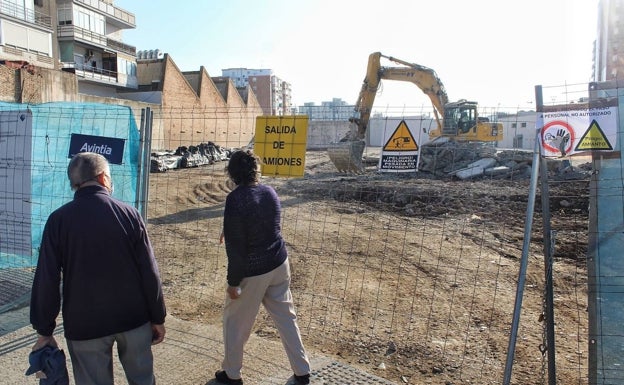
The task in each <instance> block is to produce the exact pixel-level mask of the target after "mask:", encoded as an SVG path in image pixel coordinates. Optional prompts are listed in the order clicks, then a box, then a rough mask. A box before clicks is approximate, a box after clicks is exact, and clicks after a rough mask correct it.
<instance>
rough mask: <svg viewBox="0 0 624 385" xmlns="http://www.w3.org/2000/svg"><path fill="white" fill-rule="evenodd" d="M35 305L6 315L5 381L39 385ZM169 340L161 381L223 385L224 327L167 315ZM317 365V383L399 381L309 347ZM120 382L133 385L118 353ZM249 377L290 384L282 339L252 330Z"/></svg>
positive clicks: (249, 383) (265, 383) (1, 365)
mask: <svg viewBox="0 0 624 385" xmlns="http://www.w3.org/2000/svg"><path fill="white" fill-rule="evenodd" d="M28 313H29V307H28V306H25V307H22V308H19V309H14V310H11V311H8V312H5V313H2V314H0V372H1V373H2V375H1V376H0V384H1V385H23V384H39V380H38V379H36V378H35V376H34V375H31V376H26V375H25V372H26V369H28V366H29V365H28V354H29V353H30V351H31V348H32V346H33V344H34V343H35V340H36V338H37V335H36V333H35V331H34V330H33V329H32V327H31V326H30V324H29V322H28ZM165 326H166V329H167V334H166V335H165V340H164V341H163V342H162V343H160V344H158V345H155V346H154V347H153V352H154V365H155V371H156V382H157V383H158V384H159V385H187V384H188V385H217V384H218V382H216V381H215V380H214V372H215V371H216V370H218V369H219V368H220V362H221V359H222V357H223V334H222V329H221V327H220V325H219V326H214V325H207V324H204V323H201V322H196V321H186V320H181V319H178V318H175V317H173V316H171V315H168V316H167V320H166V322H165ZM62 334H63V324H62V320H61V322H59V325H58V326H57V329H56V331H55V338H56V340H57V342H58V343H59V347H60V348H61V349H63V350H64V351H65V353H66V356H67V364H68V369H69V372H70V384H71V385H74V382H73V378H72V377H73V376H72V373H71V361H70V360H69V353H68V352H67V347H66V343H65V339H64V338H63V335H62ZM308 355H309V356H310V361H311V365H312V380H311V384H313V385H314V384H319V385H320V384H386V385H392V384H393V383H391V382H389V381H387V380H384V379H382V378H380V377H377V376H374V375H371V374H368V373H366V372H363V371H361V370H359V369H356V368H354V367H351V366H349V365H346V364H342V363H339V362H336V361H334V360H333V359H331V358H328V357H325V356H323V355H318V354H316V353H314V352H311V351H310V350H309V349H308ZM114 362H115V367H114V371H115V383H116V384H127V381H126V379H125V377H124V374H123V370H122V368H121V365H120V364H119V360H118V359H117V357H115V361H114ZM243 379H244V383H245V384H246V385H254V384H258V385H273V384H275V385H288V384H291V383H292V372H291V370H290V366H289V365H288V359H287V357H286V354H285V353H284V349H283V347H282V344H281V342H280V341H279V340H268V339H266V338H261V337H259V336H257V335H255V334H252V336H251V337H250V339H249V341H248V343H247V345H246V346H245V362H244V368H243Z"/></svg>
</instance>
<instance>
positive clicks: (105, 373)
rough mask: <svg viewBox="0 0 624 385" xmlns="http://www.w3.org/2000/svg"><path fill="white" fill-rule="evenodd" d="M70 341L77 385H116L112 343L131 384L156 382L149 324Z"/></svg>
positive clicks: (69, 345) (151, 383)
mask: <svg viewBox="0 0 624 385" xmlns="http://www.w3.org/2000/svg"><path fill="white" fill-rule="evenodd" d="M66 341H67V350H69V355H70V357H71V363H72V367H73V371H74V382H75V383H76V384H77V385H113V384H114V380H113V344H114V343H117V353H118V354H119V361H121V366H122V367H123V369H124V372H125V373H126V378H127V379H128V384H129V385H155V384H156V380H155V378H154V358H153V356H152V327H151V325H150V324H149V323H146V324H144V325H143V326H140V327H138V328H136V329H132V330H128V331H127V332H123V333H118V334H113V335H111V336H106V337H102V338H95V339H92V340H85V341H74V340H66Z"/></svg>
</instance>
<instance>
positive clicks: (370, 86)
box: [327, 52, 448, 172]
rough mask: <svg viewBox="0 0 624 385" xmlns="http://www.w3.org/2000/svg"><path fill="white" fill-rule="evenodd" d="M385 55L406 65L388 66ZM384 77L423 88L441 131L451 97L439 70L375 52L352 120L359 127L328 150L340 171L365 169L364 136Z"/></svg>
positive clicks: (371, 57)
mask: <svg viewBox="0 0 624 385" xmlns="http://www.w3.org/2000/svg"><path fill="white" fill-rule="evenodd" d="M382 57H383V58H386V59H388V60H391V61H393V62H395V63H398V64H401V65H403V66H404V67H384V66H382V65H381V58H382ZM382 79H383V80H396V81H404V82H411V83H414V84H415V85H416V86H417V87H418V88H420V89H421V90H422V91H423V92H424V93H425V94H426V95H427V96H428V97H429V99H431V103H432V105H433V107H434V115H435V119H436V122H437V124H438V130H441V127H442V122H441V117H443V116H444V105H445V104H446V103H447V102H448V96H447V94H446V91H445V89H444V85H443V84H442V81H441V80H440V79H439V78H438V75H437V74H436V73H435V71H434V70H432V69H431V68H428V67H425V66H422V65H419V64H414V63H408V62H406V61H403V60H400V59H397V58H394V57H392V56H385V55H383V54H382V53H381V52H374V53H372V54H370V55H369V56H368V67H367V69H366V77H365V78H364V81H363V82H362V88H361V89H360V93H359V96H358V99H357V101H356V103H355V116H354V117H352V118H350V119H349V121H350V122H351V123H352V124H354V125H355V127H352V128H351V130H350V132H349V133H348V134H347V136H346V137H345V138H343V139H342V140H341V143H340V144H338V145H335V146H330V147H329V148H328V149H327V152H328V155H329V158H330V160H331V161H332V162H333V163H334V165H335V166H336V168H337V169H338V170H339V171H348V172H361V171H362V169H363V166H362V154H363V153H364V138H365V137H366V130H367V129H368V122H369V120H370V116H371V113H372V109H373V104H374V102H375V96H377V91H378V90H379V85H380V83H381V80H382Z"/></svg>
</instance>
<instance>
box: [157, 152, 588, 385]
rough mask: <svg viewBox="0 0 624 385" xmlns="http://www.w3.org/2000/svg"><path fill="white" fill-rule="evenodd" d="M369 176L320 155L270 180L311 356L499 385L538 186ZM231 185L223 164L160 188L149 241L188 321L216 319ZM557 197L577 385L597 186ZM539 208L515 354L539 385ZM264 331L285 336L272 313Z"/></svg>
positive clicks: (399, 374)
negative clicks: (294, 172) (300, 173)
mask: <svg viewBox="0 0 624 385" xmlns="http://www.w3.org/2000/svg"><path fill="white" fill-rule="evenodd" d="M373 170H374V167H373V166H372V165H371V167H369V168H368V170H367V171H366V172H365V173H363V174H361V175H345V174H340V173H337V172H336V171H335V169H334V168H333V165H332V164H331V162H330V161H329V158H328V157H327V155H326V154H325V153H324V152H322V151H312V152H308V154H307V155H306V175H305V177H304V178H297V179H285V178H263V183H267V184H270V185H272V186H274V187H275V188H276V190H277V191H278V194H279V195H280V198H281V200H282V204H283V207H284V218H283V220H284V223H285V224H289V225H288V226H285V227H286V228H284V229H283V230H284V236H285V239H286V241H287V243H288V246H289V253H290V258H291V260H292V270H293V281H292V288H293V294H294V296H295V300H296V306H297V309H298V313H299V314H298V315H299V324H300V327H301V329H302V334H303V336H304V339H305V342H306V345H307V347H308V348H309V349H314V350H316V351H319V352H322V353H323V354H327V355H330V356H333V357H336V358H337V359H340V360H341V361H345V362H347V363H349V364H353V365H356V366H361V367H362V368H364V369H365V370H368V371H371V370H376V373H375V374H377V375H380V376H382V377H384V378H387V379H389V380H391V381H396V382H404V383H406V382H407V383H446V384H459V383H482V384H485V383H500V380H501V370H502V368H501V366H502V365H504V362H505V358H506V354H507V351H506V350H507V345H508V342H509V328H510V323H511V320H512V312H513V308H514V301H515V294H516V283H517V280H518V266H519V262H520V261H519V259H520V257H521V251H522V248H523V242H524V238H525V234H524V233H525V225H526V211H527V203H528V199H529V185H530V183H529V179H528V178H519V179H515V180H505V179H502V180H492V179H478V180H471V181H458V180H454V179H452V178H444V179H440V178H433V177H431V176H430V175H427V174H416V173H410V174H387V173H386V174H380V173H377V172H374V171H373ZM233 187H234V186H233V185H232V183H231V182H230V181H228V180H227V178H226V176H225V173H224V164H223V163H217V164H214V165H211V166H210V167H199V168H194V169H182V170H174V171H170V172H166V173H162V174H152V175H151V177H150V194H149V215H148V216H149V221H148V223H149V231H150V235H151V237H152V240H153V242H154V247H155V251H156V254H157V256H158V258H159V264H160V268H161V273H162V276H163V284H164V287H165V295H166V298H167V301H168V307H169V310H170V312H171V313H172V314H174V315H175V316H177V317H179V318H182V319H193V320H201V321H202V322H206V323H210V324H215V325H218V324H220V322H221V306H222V302H223V289H224V280H225V278H224V276H225V266H226V260H225V256H224V250H223V246H222V245H220V244H219V242H218V237H219V234H220V229H221V221H222V211H223V203H224V201H225V196H226V195H227V193H228V192H229V191H231V189H232V188H233ZM548 196H549V204H550V206H549V207H550V210H551V212H552V227H553V229H557V231H558V236H557V242H556V249H555V253H554V260H555V270H556V274H555V276H554V287H555V291H556V297H555V313H556V325H557V345H556V346H557V354H558V356H561V357H564V358H562V360H564V368H563V370H559V371H558V380H559V381H560V382H561V383H573V382H578V376H579V372H583V371H586V368H587V363H586V361H587V351H586V346H587V343H586V338H587V337H586V334H587V320H586V317H587V316H586V314H585V309H586V306H587V300H586V275H587V274H586V271H585V255H586V251H587V226H588V180H587V179H579V180H565V181H560V182H553V183H551V184H549V194H548ZM540 199H541V193H540V191H538V195H537V200H536V209H535V211H536V213H535V215H534V218H533V221H532V226H533V231H532V232H531V246H530V261H529V266H528V270H527V275H526V284H525V290H526V293H525V296H524V301H523V306H522V309H523V310H522V318H521V325H522V327H521V328H520V330H519V342H518V344H517V348H516V353H515V357H516V362H517V364H516V366H515V368H514V379H515V381H516V382H517V383H522V384H540V383H543V370H544V360H543V359H542V354H541V353H542V351H541V350H540V349H542V347H541V345H542V344H543V328H542V323H541V320H540V318H541V315H542V313H543V301H542V294H543V293H542V291H543V287H544V284H543V282H544V265H543V257H542V256H543V254H542V240H543V238H542V235H543V234H542V223H541V215H540V214H541V203H540V202H541V201H540ZM393 238H397V239H398V241H397V242H395V241H393ZM254 333H255V334H256V335H258V336H261V337H263V338H268V339H278V338H279V337H278V333H277V331H276V330H275V329H274V327H273V326H272V322H271V320H270V319H269V317H268V316H267V315H266V314H265V313H264V312H261V314H260V316H259V317H258V320H257V322H256V325H255V327H254ZM382 364H383V365H382ZM380 367H384V368H385V369H383V370H379V368H380Z"/></svg>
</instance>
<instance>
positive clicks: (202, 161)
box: [150, 142, 231, 172]
mask: <svg viewBox="0 0 624 385" xmlns="http://www.w3.org/2000/svg"><path fill="white" fill-rule="evenodd" d="M230 151H231V150H229V149H225V148H223V147H221V146H219V145H218V144H214V143H212V142H208V143H200V144H199V145H197V146H188V147H186V146H180V147H178V148H177V149H176V150H175V151H156V152H152V154H151V161H150V163H151V164H150V172H165V171H167V170H174V169H178V168H191V167H199V166H204V165H208V164H213V163H215V162H220V161H224V160H227V159H228V157H229V156H230Z"/></svg>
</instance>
